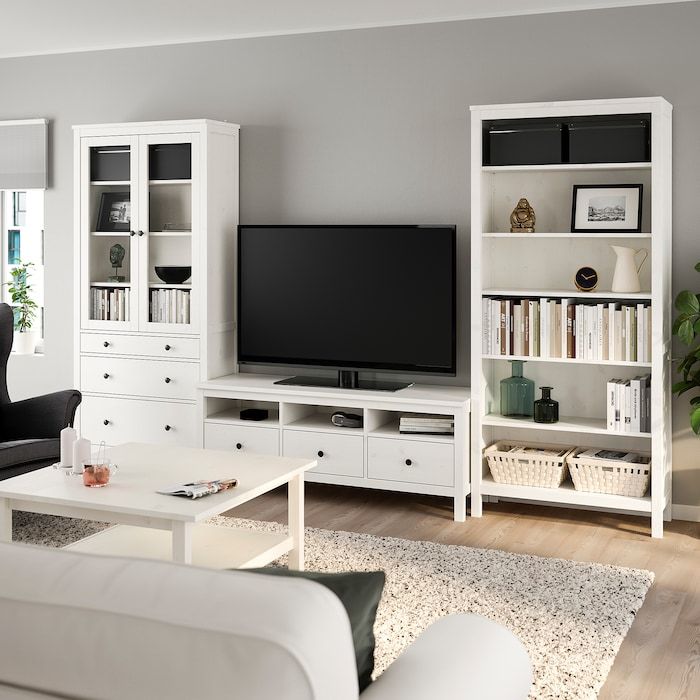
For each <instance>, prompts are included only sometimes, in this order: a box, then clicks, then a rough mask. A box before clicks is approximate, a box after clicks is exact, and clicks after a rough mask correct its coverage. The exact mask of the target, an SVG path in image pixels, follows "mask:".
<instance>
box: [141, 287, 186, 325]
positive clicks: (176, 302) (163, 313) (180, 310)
mask: <svg viewBox="0 0 700 700" xmlns="http://www.w3.org/2000/svg"><path fill="white" fill-rule="evenodd" d="M149 311H150V313H149V318H150V319H151V323H189V322H190V290H189V289H151V293H150V309H149Z"/></svg>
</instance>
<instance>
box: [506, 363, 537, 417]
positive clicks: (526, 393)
mask: <svg viewBox="0 0 700 700" xmlns="http://www.w3.org/2000/svg"><path fill="white" fill-rule="evenodd" d="M510 363H511V366H512V372H513V374H512V376H510V377H507V378H506V379H502V380H501V415H503V416H521V417H532V412H533V406H534V403H535V382H533V381H532V380H531V379H528V378H527V377H523V364H524V362H523V361H522V360H510Z"/></svg>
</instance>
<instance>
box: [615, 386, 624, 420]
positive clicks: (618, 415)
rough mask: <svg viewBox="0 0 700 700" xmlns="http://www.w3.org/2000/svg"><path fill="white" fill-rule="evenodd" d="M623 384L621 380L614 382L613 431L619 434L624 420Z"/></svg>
mask: <svg viewBox="0 0 700 700" xmlns="http://www.w3.org/2000/svg"><path fill="white" fill-rule="evenodd" d="M623 389H624V387H623V383H622V380H621V379H616V380H615V431H616V432H618V433H619V432H620V431H621V430H622V427H623V423H624V418H623V416H622V392H623Z"/></svg>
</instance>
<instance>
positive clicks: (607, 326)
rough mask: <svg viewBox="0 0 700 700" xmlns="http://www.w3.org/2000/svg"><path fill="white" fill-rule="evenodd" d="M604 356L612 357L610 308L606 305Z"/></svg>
mask: <svg viewBox="0 0 700 700" xmlns="http://www.w3.org/2000/svg"><path fill="white" fill-rule="evenodd" d="M602 343H603V356H602V357H601V359H602V360H609V359H610V309H609V308H608V307H607V306H606V305H604V306H603V336H602Z"/></svg>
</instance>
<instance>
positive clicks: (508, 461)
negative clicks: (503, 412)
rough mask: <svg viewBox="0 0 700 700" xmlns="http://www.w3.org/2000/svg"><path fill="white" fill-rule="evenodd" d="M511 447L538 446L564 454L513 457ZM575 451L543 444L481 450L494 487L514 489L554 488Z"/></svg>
mask: <svg viewBox="0 0 700 700" xmlns="http://www.w3.org/2000/svg"><path fill="white" fill-rule="evenodd" d="M513 447H541V448H544V449H550V450H564V449H566V450H567V451H566V452H564V454H562V455H560V456H558V457H553V456H551V455H538V454H525V455H524V454H513V453H512V452H509V450H510V449H512V448H513ZM574 449H575V448H573V447H572V448H571V449H567V448H565V447H563V446H562V445H543V444H541V443H529V442H508V441H501V442H495V443H494V444H493V445H491V446H489V447H487V448H486V449H485V450H484V456H485V457H486V461H487V462H488V465H489V469H490V470H491V476H493V480H494V481H495V482H496V483H498V484H514V485H516V486H540V487H543V488H548V489H556V488H558V487H559V486H561V484H562V482H563V481H564V478H565V477H566V458H567V457H568V456H569V455H570V454H571V453H572V452H574Z"/></svg>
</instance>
